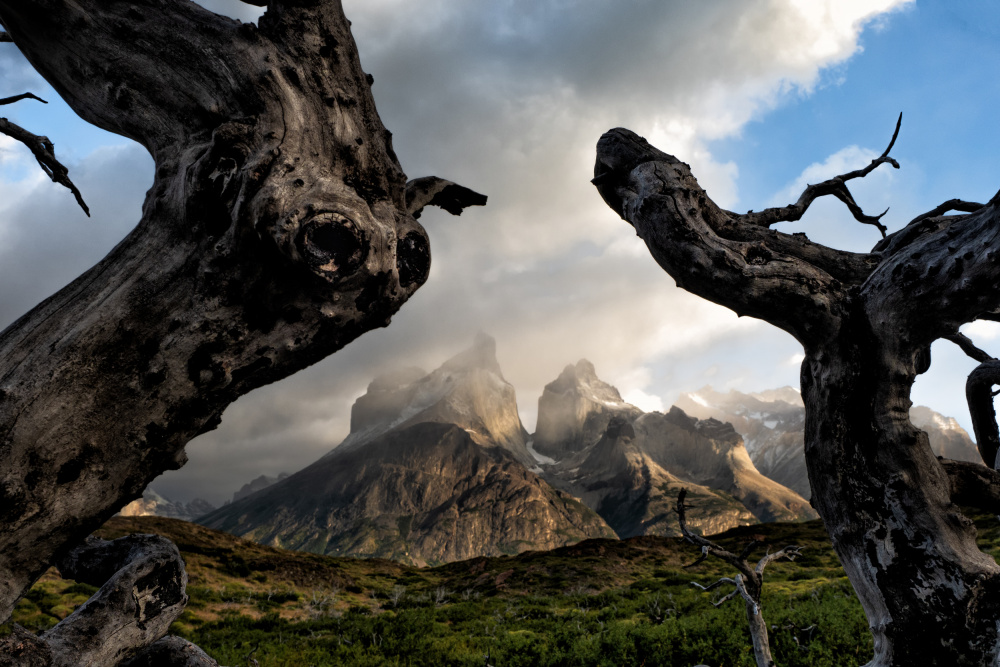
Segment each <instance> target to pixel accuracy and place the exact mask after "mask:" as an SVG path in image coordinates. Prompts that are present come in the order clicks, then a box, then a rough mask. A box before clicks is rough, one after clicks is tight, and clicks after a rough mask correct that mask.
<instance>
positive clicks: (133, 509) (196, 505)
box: [119, 488, 215, 521]
mask: <svg viewBox="0 0 1000 667" xmlns="http://www.w3.org/2000/svg"><path fill="white" fill-rule="evenodd" d="M213 510H215V506H214V505H212V504H211V503H209V502H208V501H206V500H202V499H201V498H195V499H194V500H192V501H191V502H190V503H179V502H174V501H172V500H167V499H166V498H164V497H163V496H161V495H160V494H158V493H157V492H156V491H154V490H153V489H150V488H147V489H146V490H145V491H143V492H142V498H140V499H138V500H133V501H132V502H130V503H129V504H128V505H126V506H125V507H123V508H122V509H121V511H120V512H119V514H120V515H121V516H162V517H168V518H171V519H182V520H184V521H194V520H195V519H197V518H198V517H200V516H202V515H204V514H208V513H209V512H212V511H213Z"/></svg>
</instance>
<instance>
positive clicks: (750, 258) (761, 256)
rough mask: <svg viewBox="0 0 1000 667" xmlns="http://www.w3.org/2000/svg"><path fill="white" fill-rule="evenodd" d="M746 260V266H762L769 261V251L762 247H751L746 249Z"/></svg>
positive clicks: (770, 257)
mask: <svg viewBox="0 0 1000 667" xmlns="http://www.w3.org/2000/svg"><path fill="white" fill-rule="evenodd" d="M744 256H745V257H746V259H747V264H750V265H752V266H762V265H764V264H767V263H768V262H770V261H771V259H772V256H771V251H770V250H768V249H767V248H765V247H764V246H759V245H752V246H750V247H749V248H747V251H746V254H745V255H744Z"/></svg>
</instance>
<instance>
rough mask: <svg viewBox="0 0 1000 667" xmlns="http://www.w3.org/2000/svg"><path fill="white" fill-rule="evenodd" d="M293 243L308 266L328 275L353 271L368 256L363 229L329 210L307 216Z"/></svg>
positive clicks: (366, 241)
mask: <svg viewBox="0 0 1000 667" xmlns="http://www.w3.org/2000/svg"><path fill="white" fill-rule="evenodd" d="M295 243H296V246H297V247H298V250H299V253H300V254H301V256H302V257H303V258H305V260H306V262H307V263H308V264H309V266H310V268H312V269H313V270H314V271H315V272H317V273H319V274H321V275H323V276H325V277H327V278H329V279H342V278H346V277H348V276H350V275H353V274H354V273H356V272H357V270H358V269H359V268H361V265H362V264H364V262H365V259H367V257H368V250H369V245H370V244H369V242H368V238H367V235H366V234H365V233H364V230H362V229H361V228H360V227H358V225H356V224H355V223H354V221H352V220H351V219H349V218H348V217H347V216H345V215H343V214H341V213H333V212H328V211H324V212H320V213H317V214H315V215H313V216H312V217H310V218H308V219H307V220H306V221H305V222H304V224H303V225H302V227H301V229H300V231H299V235H298V238H297V239H296V242H295ZM429 265H430V262H429V261H428V267H429Z"/></svg>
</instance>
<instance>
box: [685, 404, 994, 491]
mask: <svg viewBox="0 0 1000 667" xmlns="http://www.w3.org/2000/svg"><path fill="white" fill-rule="evenodd" d="M676 405H677V406H678V407H680V408H681V409H683V410H684V411H685V412H687V413H688V414H690V415H692V416H695V417H698V418H701V419H708V418H714V419H718V420H720V421H725V422H728V423H730V424H732V425H733V427H734V428H735V429H736V431H737V432H738V433H739V434H740V435H741V436H743V439H744V441H745V442H746V448H747V452H748V454H749V455H750V459H751V461H752V462H753V463H754V465H755V466H756V467H757V469H758V470H759V471H760V472H761V473H763V474H764V475H765V476H767V477H768V478H770V479H772V480H774V481H776V482H778V483H780V484H782V485H784V486H787V487H788V488H790V489H793V490H795V491H796V492H797V493H799V494H801V495H802V496H804V497H809V496H810V495H811V491H810V490H809V476H808V474H807V472H806V460H805V450H804V436H803V432H804V428H805V408H804V407H803V404H802V398H801V396H800V395H799V393H798V392H797V391H796V390H794V389H792V388H791V387H784V388H782V389H776V390H771V391H766V392H760V393H754V394H744V393H741V392H738V391H729V392H728V393H725V394H723V393H720V392H717V391H715V390H713V389H712V388H711V387H702V388H701V389H699V390H698V391H696V392H692V393H689V394H682V395H681V397H680V398H679V399H678V401H677V404H676ZM910 418H911V419H912V420H913V423H914V425H916V426H917V427H918V428H920V429H923V430H924V431H926V432H927V435H928V439H929V440H930V445H931V449H932V450H933V451H934V453H935V454H937V455H939V456H944V457H946V458H951V459H957V460H962V461H977V462H979V461H981V459H980V457H979V452H978V450H977V449H976V445H975V443H974V442H973V441H972V439H971V438H970V437H969V434H968V433H966V432H965V430H964V429H962V427H961V426H959V425H958V422H956V421H955V420H954V419H951V418H950V417H944V416H942V415H940V414H938V413H937V412H934V411H933V410H931V409H930V408H926V407H922V406H915V407H914V408H913V409H912V410H911V411H910Z"/></svg>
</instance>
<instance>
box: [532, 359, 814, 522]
mask: <svg viewBox="0 0 1000 667" xmlns="http://www.w3.org/2000/svg"><path fill="white" fill-rule="evenodd" d="M538 424H539V429H538V432H537V433H536V434H535V437H534V442H533V447H534V450H536V451H538V452H539V453H541V454H543V455H545V456H547V457H549V458H550V459H555V460H553V461H551V462H549V465H545V466H543V474H544V475H545V477H546V479H548V480H549V481H551V482H552V483H553V484H554V485H556V486H559V487H560V488H563V489H566V490H567V491H569V492H570V493H574V494H577V495H580V497H581V498H583V500H584V501H585V502H586V503H587V504H588V505H590V506H591V507H594V508H595V509H597V510H598V512H599V513H600V514H601V515H602V516H603V517H604V518H605V519H606V520H607V521H608V522H609V523H610V524H611V526H612V527H613V528H615V530H616V531H617V532H618V534H619V535H620V536H626V535H633V534H647V533H650V532H652V533H655V534H675V533H676V532H677V531H678V528H677V526H676V525H669V521H671V520H675V519H669V517H670V516H672V514H670V513H667V514H666V515H663V521H665V522H667V523H666V524H665V525H663V526H657V525H656V521H651V520H650V517H653V516H656V515H657V512H655V511H653V510H649V509H647V508H645V507H642V508H640V507H639V506H638V505H637V503H638V502H640V501H641V502H648V503H649V504H650V505H651V506H653V507H668V508H669V507H672V506H671V505H670V503H672V502H675V501H676V495H677V491H678V490H679V489H680V486H677V484H680V485H681V486H685V485H686V486H688V487H690V488H691V490H692V498H695V497H696V496H697V495H698V493H699V492H698V491H695V489H696V488H697V489H704V492H705V494H706V495H705V498H706V500H705V503H706V507H711V508H712V513H711V514H712V517H711V518H708V516H707V515H706V516H704V517H698V518H694V515H692V525H694V526H696V525H698V522H699V521H704V522H705V524H706V525H705V530H709V531H711V530H713V529H715V528H718V527H719V526H725V527H726V528H728V527H732V526H735V525H741V524H742V523H746V522H754V521H800V520H806V519H812V518H815V517H816V513H815V511H814V510H813V509H812V508H811V507H810V506H809V504H808V502H807V501H806V500H805V499H804V498H803V497H802V496H801V495H800V494H798V493H796V492H795V491H793V490H791V489H789V488H786V487H784V486H783V485H781V484H778V483H776V482H774V481H773V480H771V479H768V478H767V477H765V476H763V475H761V474H760V472H759V471H758V470H757V469H756V467H755V466H754V464H753V462H752V461H751V459H750V456H749V454H748V452H747V450H746V448H745V447H744V445H743V439H742V437H741V436H740V434H739V433H737V432H736V430H735V429H734V428H733V427H732V425H730V424H728V423H723V422H720V421H718V420H715V419H711V418H708V419H701V420H699V419H695V418H693V417H690V416H688V415H687V414H685V412H684V411H683V410H680V409H679V408H677V407H672V408H671V409H670V410H669V411H668V412H667V413H666V414H663V413H660V412H652V413H648V414H645V413H643V412H642V411H641V410H639V409H638V408H636V407H635V406H633V405H629V404H627V403H625V402H624V401H622V400H621V396H620V394H619V393H618V390H617V389H615V388H614V387H613V386H611V385H610V384H607V383H606V382H603V381H602V380H600V379H599V378H598V377H597V374H596V371H595V369H594V367H593V365H592V364H590V363H589V362H587V361H586V360H583V361H580V362H579V363H578V364H577V365H576V366H567V367H566V369H565V370H564V371H563V372H562V374H561V375H560V376H559V378H558V379H557V380H556V381H555V382H552V383H550V384H549V385H548V386H546V388H545V393H544V394H543V396H542V398H541V399H540V400H539V413H538ZM598 426H600V427H601V428H600V430H598ZM612 433H614V434H626V435H618V436H616V437H611V436H610V435H609V434H612ZM540 434H544V435H540ZM560 438H562V439H561V440H560ZM654 479H656V480H661V481H660V482H659V483H657V482H654V481H653V480H654ZM616 486H617V487H620V489H621V491H620V493H619V492H617V491H615V490H614V487H616ZM625 489H628V490H630V491H625ZM643 489H645V491H640V490H643ZM667 491H669V494H671V495H672V498H661V496H662V495H663V494H664V493H667ZM622 493H624V494H625V496H628V497H629V498H631V500H629V501H628V502H623V501H621V499H620V496H621V494H622ZM626 506H627V507H628V508H629V509H625V507H626ZM612 508H614V516H612V514H611V511H612ZM642 517H646V518H642ZM710 525H711V527H710ZM720 529H724V528H720ZM636 531H638V532H636Z"/></svg>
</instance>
